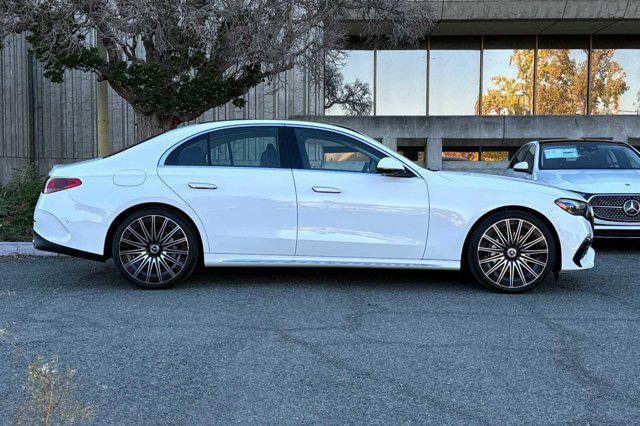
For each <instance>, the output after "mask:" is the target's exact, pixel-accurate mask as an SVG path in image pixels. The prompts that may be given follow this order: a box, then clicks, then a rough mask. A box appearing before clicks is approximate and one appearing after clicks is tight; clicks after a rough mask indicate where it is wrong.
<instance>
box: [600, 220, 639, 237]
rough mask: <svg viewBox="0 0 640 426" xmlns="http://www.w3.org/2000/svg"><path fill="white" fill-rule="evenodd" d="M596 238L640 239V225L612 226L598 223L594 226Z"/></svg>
mask: <svg viewBox="0 0 640 426" xmlns="http://www.w3.org/2000/svg"><path fill="white" fill-rule="evenodd" d="M594 235H595V237H596V238H598V239H601V238H640V225H637V224H634V225H620V224H617V225H610V224H603V223H598V222H597V221H596V223H595V226H594Z"/></svg>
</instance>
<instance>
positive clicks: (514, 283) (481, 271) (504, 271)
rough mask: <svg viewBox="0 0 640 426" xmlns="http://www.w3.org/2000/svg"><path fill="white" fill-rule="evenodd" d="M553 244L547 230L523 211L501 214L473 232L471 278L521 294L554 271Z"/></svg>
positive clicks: (470, 262) (546, 227) (469, 247)
mask: <svg viewBox="0 0 640 426" xmlns="http://www.w3.org/2000/svg"><path fill="white" fill-rule="evenodd" d="M555 255H556V245H555V241H554V239H553V236H552V233H551V230H550V229H549V227H548V226H547V225H546V224H545V223H544V222H542V221H541V220H540V219H538V218H537V217H536V216H534V215H532V214H529V213H526V212H522V211H517V210H513V211H504V212H500V213H496V214H495V215H492V216H490V217H488V218H486V219H485V220H483V221H482V222H481V223H480V224H479V225H478V226H477V227H476V229H475V230H474V231H473V234H472V236H471V239H470V241H469V244H468V248H467V260H468V262H469V269H470V270H471V273H472V274H473V276H474V277H475V278H476V279H477V280H478V281H480V282H481V283H483V284H485V285H486V286H489V287H490V288H492V289H496V290H499V291H504V292H509V293H520V292H523V291H527V290H531V289H532V288H534V287H536V286H538V285H539V284H540V283H541V282H542V281H544V280H545V278H546V277H547V276H548V275H549V273H550V272H551V271H552V270H553V266H554V260H555Z"/></svg>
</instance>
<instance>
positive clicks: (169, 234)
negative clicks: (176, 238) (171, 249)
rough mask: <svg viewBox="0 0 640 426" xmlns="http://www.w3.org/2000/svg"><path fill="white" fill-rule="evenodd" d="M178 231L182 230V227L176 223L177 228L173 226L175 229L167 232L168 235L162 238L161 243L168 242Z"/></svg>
mask: <svg viewBox="0 0 640 426" xmlns="http://www.w3.org/2000/svg"><path fill="white" fill-rule="evenodd" d="M178 231H181V229H180V227H179V226H178V225H176V227H175V228H173V229H172V230H171V232H169V233H168V234H167V236H166V237H164V238H163V239H162V240H160V244H165V243H166V242H167V241H169V239H171V237H173V235H174V234H175V233H176V232H178Z"/></svg>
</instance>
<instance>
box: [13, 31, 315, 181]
mask: <svg viewBox="0 0 640 426" xmlns="http://www.w3.org/2000/svg"><path fill="white" fill-rule="evenodd" d="M89 42H91V40H89ZM27 47H28V44H27V42H26V40H25V38H24V36H22V37H15V38H13V39H11V40H9V43H8V44H7V46H6V47H5V48H4V49H3V50H0V183H1V182H6V181H7V180H8V179H10V177H11V175H12V174H13V173H14V172H15V170H17V169H20V168H23V167H26V166H28V165H29V164H31V163H34V164H35V165H36V167H37V168H38V170H39V172H40V173H41V174H46V173H47V172H48V171H49V170H50V168H51V166H52V165H54V164H57V163H65V162H75V161H79V160H84V159H88V158H92V157H94V156H96V153H97V148H96V124H97V123H96V122H97V117H96V99H95V96H96V79H95V76H94V75H93V74H89V73H83V72H76V71H74V72H67V73H66V74H65V80H64V82H63V83H61V84H54V83H51V82H50V81H48V80H47V79H46V78H44V76H43V75H42V73H43V70H42V66H41V65H40V64H38V63H37V61H35V60H33V58H32V57H31V55H29V54H28V53H27ZM245 99H246V101H247V103H246V105H245V107H243V108H235V107H234V106H233V105H231V103H229V104H227V105H224V106H221V107H219V108H214V109H211V110H209V111H207V112H206V113H204V114H203V115H202V116H200V117H199V118H198V119H197V120H194V122H202V121H211V120H230V119H252V118H288V117H292V116H294V115H301V114H321V113H323V110H324V102H323V90H322V86H321V85H320V84H316V83H314V82H312V81H311V79H310V77H309V75H308V72H307V71H305V70H300V69H295V70H292V71H289V72H286V73H283V75H282V76H281V77H280V79H279V80H278V81H277V82H274V83H273V84H262V85H260V86H258V87H255V88H253V89H251V90H250V91H249V92H248V93H247V94H246V95H245ZM108 105H109V143H110V148H111V151H115V150H118V149H121V148H124V147H126V146H129V145H131V144H133V143H134V142H135V126H136V115H135V113H134V112H133V109H132V108H131V107H130V106H129V105H128V104H127V102H126V101H124V100H123V99H122V98H121V97H120V96H118V95H117V94H116V93H115V92H113V91H112V90H109V100H108Z"/></svg>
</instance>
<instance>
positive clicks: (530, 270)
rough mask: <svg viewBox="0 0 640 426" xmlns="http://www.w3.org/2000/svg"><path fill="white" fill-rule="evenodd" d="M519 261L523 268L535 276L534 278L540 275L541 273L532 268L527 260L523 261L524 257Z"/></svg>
mask: <svg viewBox="0 0 640 426" xmlns="http://www.w3.org/2000/svg"><path fill="white" fill-rule="evenodd" d="M518 262H519V264H520V266H521V267H522V268H524V269H526V270H527V272H529V273H530V274H531V275H532V276H533V279H534V280H535V279H536V278H538V277H539V276H540V274H538V273H536V271H534V270H533V269H531V268H530V267H529V265H527V264H526V262H524V261H522V259H520V260H518Z"/></svg>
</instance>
